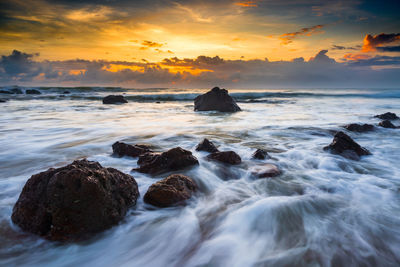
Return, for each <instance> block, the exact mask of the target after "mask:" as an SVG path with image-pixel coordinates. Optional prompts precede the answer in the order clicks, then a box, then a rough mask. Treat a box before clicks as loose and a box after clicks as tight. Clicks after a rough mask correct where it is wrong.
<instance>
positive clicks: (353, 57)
mask: <svg viewBox="0 0 400 267" xmlns="http://www.w3.org/2000/svg"><path fill="white" fill-rule="evenodd" d="M369 58H371V56H369V55H366V54H352V53H348V54H345V55H344V56H343V59H345V60H354V61H360V60H365V59H369Z"/></svg>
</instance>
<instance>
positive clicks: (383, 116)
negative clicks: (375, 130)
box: [375, 112, 399, 120]
mask: <svg viewBox="0 0 400 267" xmlns="http://www.w3.org/2000/svg"><path fill="white" fill-rule="evenodd" d="M375 118H379V119H381V120H398V119H399V117H397V115H396V114H395V113H392V112H386V113H383V114H379V115H376V116H375Z"/></svg>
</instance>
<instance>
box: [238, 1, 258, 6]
mask: <svg viewBox="0 0 400 267" xmlns="http://www.w3.org/2000/svg"><path fill="white" fill-rule="evenodd" d="M257 2H258V1H243V2H236V3H235V5H237V6H242V7H257V6H258V5H257Z"/></svg>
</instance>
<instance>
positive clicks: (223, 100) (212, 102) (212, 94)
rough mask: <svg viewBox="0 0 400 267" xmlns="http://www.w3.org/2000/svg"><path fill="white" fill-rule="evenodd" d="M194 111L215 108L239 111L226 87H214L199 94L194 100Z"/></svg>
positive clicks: (223, 110)
mask: <svg viewBox="0 0 400 267" xmlns="http://www.w3.org/2000/svg"><path fill="white" fill-rule="evenodd" d="M194 110H195V111H209V110H216V111H221V112H236V111H241V109H240V107H239V106H238V105H237V104H236V102H235V100H234V99H233V98H232V97H231V96H230V95H229V94H228V91H227V90H226V89H220V88H219V87H214V88H213V89H212V90H211V91H208V92H207V93H205V94H203V95H199V96H197V97H196V98H195V100H194Z"/></svg>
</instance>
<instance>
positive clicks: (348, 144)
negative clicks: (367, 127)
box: [324, 132, 371, 160]
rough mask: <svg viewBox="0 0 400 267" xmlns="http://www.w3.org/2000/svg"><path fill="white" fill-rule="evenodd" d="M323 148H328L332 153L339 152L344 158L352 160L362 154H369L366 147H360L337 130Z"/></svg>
mask: <svg viewBox="0 0 400 267" xmlns="http://www.w3.org/2000/svg"><path fill="white" fill-rule="evenodd" d="M324 150H329V151H330V152H331V153H333V154H339V155H341V156H343V157H345V158H349V159H354V160H357V159H358V157H360V156H363V155H371V153H370V152H369V151H368V150H367V149H365V148H363V147H361V146H360V145H359V144H357V143H356V142H354V140H353V139H351V137H350V136H348V135H347V134H345V133H343V132H337V133H336V134H335V136H334V138H333V141H332V143H331V144H330V145H329V146H326V147H324Z"/></svg>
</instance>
